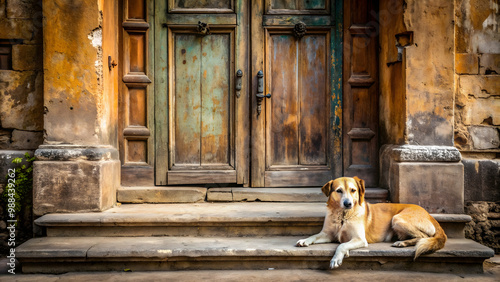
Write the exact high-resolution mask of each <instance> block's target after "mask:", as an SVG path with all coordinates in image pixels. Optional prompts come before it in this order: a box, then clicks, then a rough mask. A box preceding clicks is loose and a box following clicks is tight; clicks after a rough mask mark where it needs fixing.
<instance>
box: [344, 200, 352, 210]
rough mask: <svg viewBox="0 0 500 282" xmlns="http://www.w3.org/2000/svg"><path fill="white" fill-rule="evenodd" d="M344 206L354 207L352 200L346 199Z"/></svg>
mask: <svg viewBox="0 0 500 282" xmlns="http://www.w3.org/2000/svg"><path fill="white" fill-rule="evenodd" d="M344 208H346V209H350V208H352V202H351V201H349V200H344Z"/></svg>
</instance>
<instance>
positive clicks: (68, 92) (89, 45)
mask: <svg viewBox="0 0 500 282" xmlns="http://www.w3.org/2000/svg"><path fill="white" fill-rule="evenodd" d="M110 2H112V3H116V2H115V1H110ZM103 3H104V2H103V1H99V0H82V1H64V0H56V1H54V0H46V1H43V13H44V30H45V32H44V62H45V68H44V73H45V78H44V82H45V83H44V105H45V132H46V136H45V138H46V144H52V145H57V144H76V145H88V146H94V145H103V144H104V145H109V144H111V145H112V144H114V143H116V141H114V140H112V139H113V138H114V139H116V138H115V136H116V134H115V133H114V132H113V131H116V129H115V126H114V125H113V124H112V123H113V122H116V121H115V116H113V115H114V112H113V111H115V110H113V103H115V102H114V100H116V99H115V97H114V96H112V95H111V97H110V95H109V94H110V93H109V91H108V90H106V91H105V87H104V85H105V84H106V83H105V82H104V72H105V71H107V63H106V64H104V61H106V59H107V57H106V59H105V58H104V55H103V13H102V9H103ZM69 19H71V20H69ZM116 59H117V58H116ZM106 89H107V87H106ZM111 94H113V93H111ZM106 95H108V96H106Z"/></svg>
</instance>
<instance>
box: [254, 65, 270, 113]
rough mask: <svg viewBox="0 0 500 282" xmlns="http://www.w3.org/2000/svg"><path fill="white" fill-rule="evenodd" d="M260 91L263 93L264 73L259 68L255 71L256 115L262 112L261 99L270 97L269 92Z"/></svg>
mask: <svg viewBox="0 0 500 282" xmlns="http://www.w3.org/2000/svg"><path fill="white" fill-rule="evenodd" d="M262 93H264V73H263V72H262V71H261V70H260V71H259V72H258V73H257V94H256V95H255V96H256V97H257V115H260V113H261V112H262V100H264V98H271V94H270V93H268V94H267V95H264V94H262Z"/></svg>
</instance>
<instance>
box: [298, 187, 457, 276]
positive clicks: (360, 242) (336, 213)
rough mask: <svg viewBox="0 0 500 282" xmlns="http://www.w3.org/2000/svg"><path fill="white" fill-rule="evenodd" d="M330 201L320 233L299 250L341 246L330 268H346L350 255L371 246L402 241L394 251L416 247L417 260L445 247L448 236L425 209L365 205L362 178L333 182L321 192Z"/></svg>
mask: <svg viewBox="0 0 500 282" xmlns="http://www.w3.org/2000/svg"><path fill="white" fill-rule="evenodd" d="M321 190H322V191H323V193H324V194H325V195H326V196H327V197H328V201H327V210H328V211H327V213H326V217H325V221H324V224H323V229H322V230H321V232H320V233H318V234H316V235H313V236H311V237H309V238H307V239H302V240H299V241H298V242H297V244H296V246H298V247H307V246H309V245H312V244H321V243H330V242H338V243H340V245H339V246H338V247H337V250H336V251H335V255H334V256H333V258H332V260H331V261H330V268H332V269H333V268H337V267H339V266H340V265H342V261H343V259H344V257H349V251H350V250H354V249H358V248H363V247H366V246H368V244H369V243H377V242H390V241H391V240H392V239H393V237H397V238H399V240H400V241H397V242H395V243H394V244H392V246H393V247H407V246H415V256H414V260H415V259H417V258H418V257H419V256H420V255H422V254H427V253H432V252H435V251H437V250H439V249H442V248H443V247H444V244H445V242H446V239H447V237H446V234H445V233H444V230H443V228H441V226H440V225H439V223H438V222H437V221H436V220H435V219H434V218H433V217H432V216H431V215H430V214H429V213H428V212H427V211H426V210H425V209H424V208H422V207H420V206H417V205H411V204H391V203H380V204H369V203H367V202H366V201H365V182H364V181H363V180H361V179H359V178H358V177H354V178H350V177H341V178H337V179H335V180H330V181H329V182H328V183H326V184H325V185H324V186H323V188H321Z"/></svg>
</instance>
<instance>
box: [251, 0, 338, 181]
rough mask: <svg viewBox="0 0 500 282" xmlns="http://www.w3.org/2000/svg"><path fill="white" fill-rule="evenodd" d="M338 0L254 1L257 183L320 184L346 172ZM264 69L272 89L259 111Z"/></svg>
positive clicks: (266, 82) (254, 161) (254, 171)
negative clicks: (342, 129)
mask: <svg viewBox="0 0 500 282" xmlns="http://www.w3.org/2000/svg"><path fill="white" fill-rule="evenodd" d="M337 4H338V3H337ZM339 7H341V5H340V6H339V5H336V3H334V2H333V1H327V0H326V1H321V0H318V1H307V0H296V1H280V0H264V1H252V8H251V10H252V11H251V12H252V27H251V29H252V52H251V54H252V62H251V64H252V72H251V75H252V76H253V77H252V79H253V88H252V92H253V93H252V98H253V105H252V106H253V109H252V112H251V115H252V186H254V187H296V186H321V185H323V184H324V183H325V182H327V181H329V180H330V179H332V178H334V177H337V176H340V174H341V167H342V164H341V162H340V160H341V155H342V152H341V150H340V147H341V146H340V140H341V138H340V132H341V131H340V129H341V124H340V118H341V117H340V114H341V102H340V101H341V100H340V99H341V88H340V84H339V82H340V80H341V75H340V68H341V65H342V63H341V57H340V56H339V55H340V54H341V50H339V48H340V46H341V44H340V38H341V37H340V36H339V33H338V29H337V28H335V23H336V22H335V16H336V14H340V12H339ZM340 26H341V25H340ZM304 30H305V32H303V31H304ZM259 71H262V72H263V78H262V79H263V86H264V93H262V94H270V98H264V99H263V101H262V106H261V108H262V111H261V113H259V112H258V110H257V109H258V107H259V106H258V103H259V101H258V100H259V99H258V98H256V94H257V93H256V90H258V84H259V78H257V74H258V72H259ZM268 96H269V95H268Z"/></svg>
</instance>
